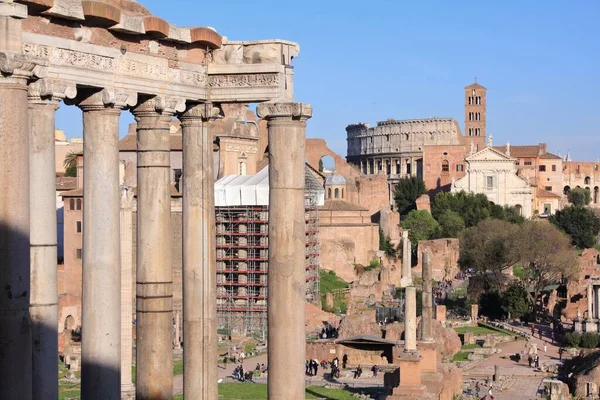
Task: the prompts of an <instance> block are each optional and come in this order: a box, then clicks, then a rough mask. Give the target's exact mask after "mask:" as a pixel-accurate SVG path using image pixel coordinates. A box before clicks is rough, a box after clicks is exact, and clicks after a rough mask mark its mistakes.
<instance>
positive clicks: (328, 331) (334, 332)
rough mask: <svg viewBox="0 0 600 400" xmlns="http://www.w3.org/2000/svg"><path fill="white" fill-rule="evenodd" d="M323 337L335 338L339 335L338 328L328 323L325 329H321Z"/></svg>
mask: <svg viewBox="0 0 600 400" xmlns="http://www.w3.org/2000/svg"><path fill="white" fill-rule="evenodd" d="M320 337H321V339H335V338H337V337H338V328H334V327H333V326H331V325H329V324H327V326H325V327H324V328H323V329H321V335H320Z"/></svg>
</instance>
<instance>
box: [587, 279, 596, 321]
mask: <svg viewBox="0 0 600 400" xmlns="http://www.w3.org/2000/svg"><path fill="white" fill-rule="evenodd" d="M593 298H594V290H593V288H592V283H591V282H590V283H589V284H588V287H587V306H588V312H587V319H592V318H594V307H593V304H594V302H593Z"/></svg>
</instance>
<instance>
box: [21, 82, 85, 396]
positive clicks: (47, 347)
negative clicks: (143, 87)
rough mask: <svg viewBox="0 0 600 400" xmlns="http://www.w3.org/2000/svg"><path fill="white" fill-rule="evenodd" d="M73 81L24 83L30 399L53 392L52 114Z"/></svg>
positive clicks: (55, 293)
mask: <svg viewBox="0 0 600 400" xmlns="http://www.w3.org/2000/svg"><path fill="white" fill-rule="evenodd" d="M75 94H76V90H75V86H74V85H73V86H67V85H65V84H61V83H60V82H57V81H51V80H48V79H43V80H39V81H36V82H34V83H32V84H30V85H29V179H30V182H29V186H30V194H31V196H30V213H31V214H30V215H31V221H30V222H31V224H30V227H31V242H30V243H31V244H30V247H31V266H30V268H31V300H30V314H31V322H32V335H33V348H32V357H33V371H32V372H33V384H32V388H33V399H40V400H45V399H55V398H58V330H57V328H58V281H57V274H56V262H57V248H56V240H57V238H56V177H55V174H54V170H55V155H54V114H55V112H56V110H58V103H59V101H60V100H61V99H64V98H65V96H68V97H70V98H73V97H75Z"/></svg>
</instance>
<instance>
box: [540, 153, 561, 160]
mask: <svg viewBox="0 0 600 400" xmlns="http://www.w3.org/2000/svg"><path fill="white" fill-rule="evenodd" d="M540 159H542V160H562V158H561V157H559V156H557V155H555V154H552V153H544V154H542V155H540Z"/></svg>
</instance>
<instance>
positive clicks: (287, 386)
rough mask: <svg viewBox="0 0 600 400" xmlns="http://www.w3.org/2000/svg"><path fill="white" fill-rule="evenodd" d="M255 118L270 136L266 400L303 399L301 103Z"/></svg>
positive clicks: (263, 109)
mask: <svg viewBox="0 0 600 400" xmlns="http://www.w3.org/2000/svg"><path fill="white" fill-rule="evenodd" d="M257 113H258V116H259V117H261V118H265V119H266V120H267V123H268V124H267V127H268V135H269V273H268V282H269V292H268V304H267V310H268V311H267V319H268V326H269V332H268V344H269V349H268V363H269V364H268V365H269V376H268V393H269V399H271V400H284V399H285V400H287V399H303V398H304V397H305V394H304V389H305V388H304V386H305V382H304V363H305V353H306V348H305V341H306V338H305V333H304V314H305V312H304V301H305V286H306V272H305V265H304V264H305V221H304V186H305V182H304V168H305V167H304V157H305V141H306V120H308V119H309V118H310V117H311V116H312V108H311V106H310V105H309V104H303V103H263V104H260V105H259V106H258V107H257Z"/></svg>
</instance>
